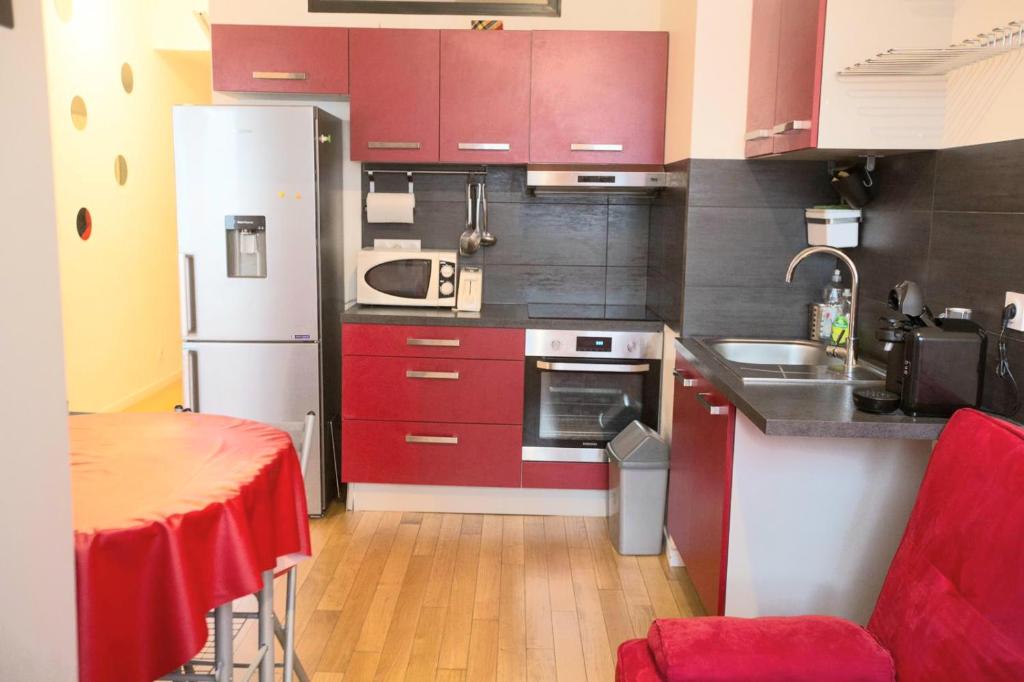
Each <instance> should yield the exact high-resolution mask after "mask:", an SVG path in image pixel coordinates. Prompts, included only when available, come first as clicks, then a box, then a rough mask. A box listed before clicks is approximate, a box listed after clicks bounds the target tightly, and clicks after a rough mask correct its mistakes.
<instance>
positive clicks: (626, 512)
mask: <svg viewBox="0 0 1024 682" xmlns="http://www.w3.org/2000/svg"><path fill="white" fill-rule="evenodd" d="M608 477H609V484H610V485H609V486H608V487H609V491H608V532H609V533H610V534H611V539H612V543H613V544H614V545H615V549H616V550H618V552H619V554H660V553H661V535H662V528H663V526H664V525H665V495H666V491H667V489H668V446H667V445H666V444H665V441H663V440H662V439H661V436H659V435H658V433H657V432H656V431H654V430H653V429H651V428H650V427H647V426H644V425H643V424H641V423H640V422H638V421H634V422H632V423H631V424H630V425H629V426H627V427H626V428H625V429H624V430H623V431H622V433H620V434H619V435H617V436H616V437H615V438H614V439H612V441H611V442H610V443H608Z"/></svg>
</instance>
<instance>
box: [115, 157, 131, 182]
mask: <svg viewBox="0 0 1024 682" xmlns="http://www.w3.org/2000/svg"><path fill="white" fill-rule="evenodd" d="M114 178H115V179H116V180H117V184H119V185H123V184H124V183H126V182H128V161H127V160H125V158H124V157H123V156H122V155H120V154H118V155H117V158H116V159H114Z"/></svg>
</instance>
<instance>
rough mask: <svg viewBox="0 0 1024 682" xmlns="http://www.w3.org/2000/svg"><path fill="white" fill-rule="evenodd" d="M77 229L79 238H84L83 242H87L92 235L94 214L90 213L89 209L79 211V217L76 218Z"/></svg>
mask: <svg viewBox="0 0 1024 682" xmlns="http://www.w3.org/2000/svg"><path fill="white" fill-rule="evenodd" d="M75 227H76V229H77V230H78V236H79V237H81V238H82V241H85V240H86V239H88V238H89V237H90V236H91V235H92V214H91V213H89V209H87V208H80V209H78V216H77V217H76V218H75Z"/></svg>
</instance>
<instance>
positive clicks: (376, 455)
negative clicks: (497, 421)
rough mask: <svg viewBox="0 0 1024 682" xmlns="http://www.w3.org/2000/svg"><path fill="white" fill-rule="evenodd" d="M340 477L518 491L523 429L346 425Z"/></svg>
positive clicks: (379, 423) (394, 423) (353, 422)
mask: <svg viewBox="0 0 1024 682" xmlns="http://www.w3.org/2000/svg"><path fill="white" fill-rule="evenodd" d="M341 442H342V452H344V453H345V456H344V458H343V459H342V477H343V480H345V481H350V482H359V483H408V484H417V485H470V486H490V487H507V488H518V487H519V484H520V457H521V443H522V428H521V427H519V426H497V425H491V424H437V423H421V422H397V421H356V420H348V421H346V422H345V423H344V428H343V429H342V441H341Z"/></svg>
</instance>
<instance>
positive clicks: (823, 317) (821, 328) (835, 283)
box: [810, 268, 843, 343]
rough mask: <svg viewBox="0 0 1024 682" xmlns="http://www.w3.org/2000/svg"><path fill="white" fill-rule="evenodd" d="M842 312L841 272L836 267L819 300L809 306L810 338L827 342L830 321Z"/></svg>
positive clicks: (829, 334) (829, 335)
mask: <svg viewBox="0 0 1024 682" xmlns="http://www.w3.org/2000/svg"><path fill="white" fill-rule="evenodd" d="M842 313H843V273H842V272H840V271H839V269H838V268H836V269H835V270H834V271H833V272H832V280H831V281H830V282H829V283H828V284H827V285H826V286H825V290H824V291H823V292H822V296H821V302H820V303H815V304H813V305H812V306H811V337H810V338H811V340H812V341H820V342H822V343H829V342H830V340H831V338H832V323H833V322H834V321H835V320H836V318H837V317H838V316H840V315H842Z"/></svg>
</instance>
